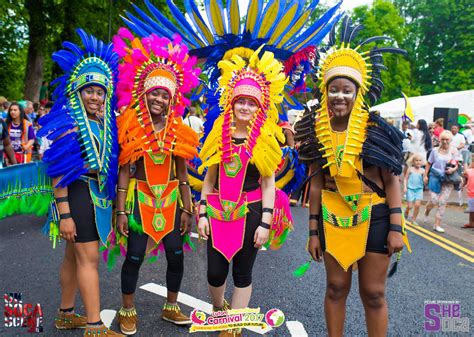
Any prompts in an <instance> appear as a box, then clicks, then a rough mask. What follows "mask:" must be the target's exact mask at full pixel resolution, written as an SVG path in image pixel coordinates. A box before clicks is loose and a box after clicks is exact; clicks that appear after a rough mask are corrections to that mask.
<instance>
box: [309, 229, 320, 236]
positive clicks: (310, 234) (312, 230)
mask: <svg viewBox="0 0 474 337" xmlns="http://www.w3.org/2000/svg"><path fill="white" fill-rule="evenodd" d="M309 236H319V233H318V230H317V229H310V230H309Z"/></svg>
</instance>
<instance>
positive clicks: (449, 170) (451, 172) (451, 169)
mask: <svg viewBox="0 0 474 337" xmlns="http://www.w3.org/2000/svg"><path fill="white" fill-rule="evenodd" d="M454 172H456V169H455V168H454V167H451V168H447V169H446V174H453V173H454Z"/></svg>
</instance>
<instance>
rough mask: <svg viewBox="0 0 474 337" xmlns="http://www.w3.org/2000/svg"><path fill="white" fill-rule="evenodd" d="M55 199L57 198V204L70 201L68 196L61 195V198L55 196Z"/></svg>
mask: <svg viewBox="0 0 474 337" xmlns="http://www.w3.org/2000/svg"><path fill="white" fill-rule="evenodd" d="M54 200H56V203H57V204H59V203H61V202H69V199H68V197H59V198H55V199H54Z"/></svg>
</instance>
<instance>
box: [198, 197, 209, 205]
mask: <svg viewBox="0 0 474 337" xmlns="http://www.w3.org/2000/svg"><path fill="white" fill-rule="evenodd" d="M199 205H200V206H207V200H206V199H201V201H199Z"/></svg>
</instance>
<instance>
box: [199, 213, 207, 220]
mask: <svg viewBox="0 0 474 337" xmlns="http://www.w3.org/2000/svg"><path fill="white" fill-rule="evenodd" d="M201 218H207V213H199V219H201Z"/></svg>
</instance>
